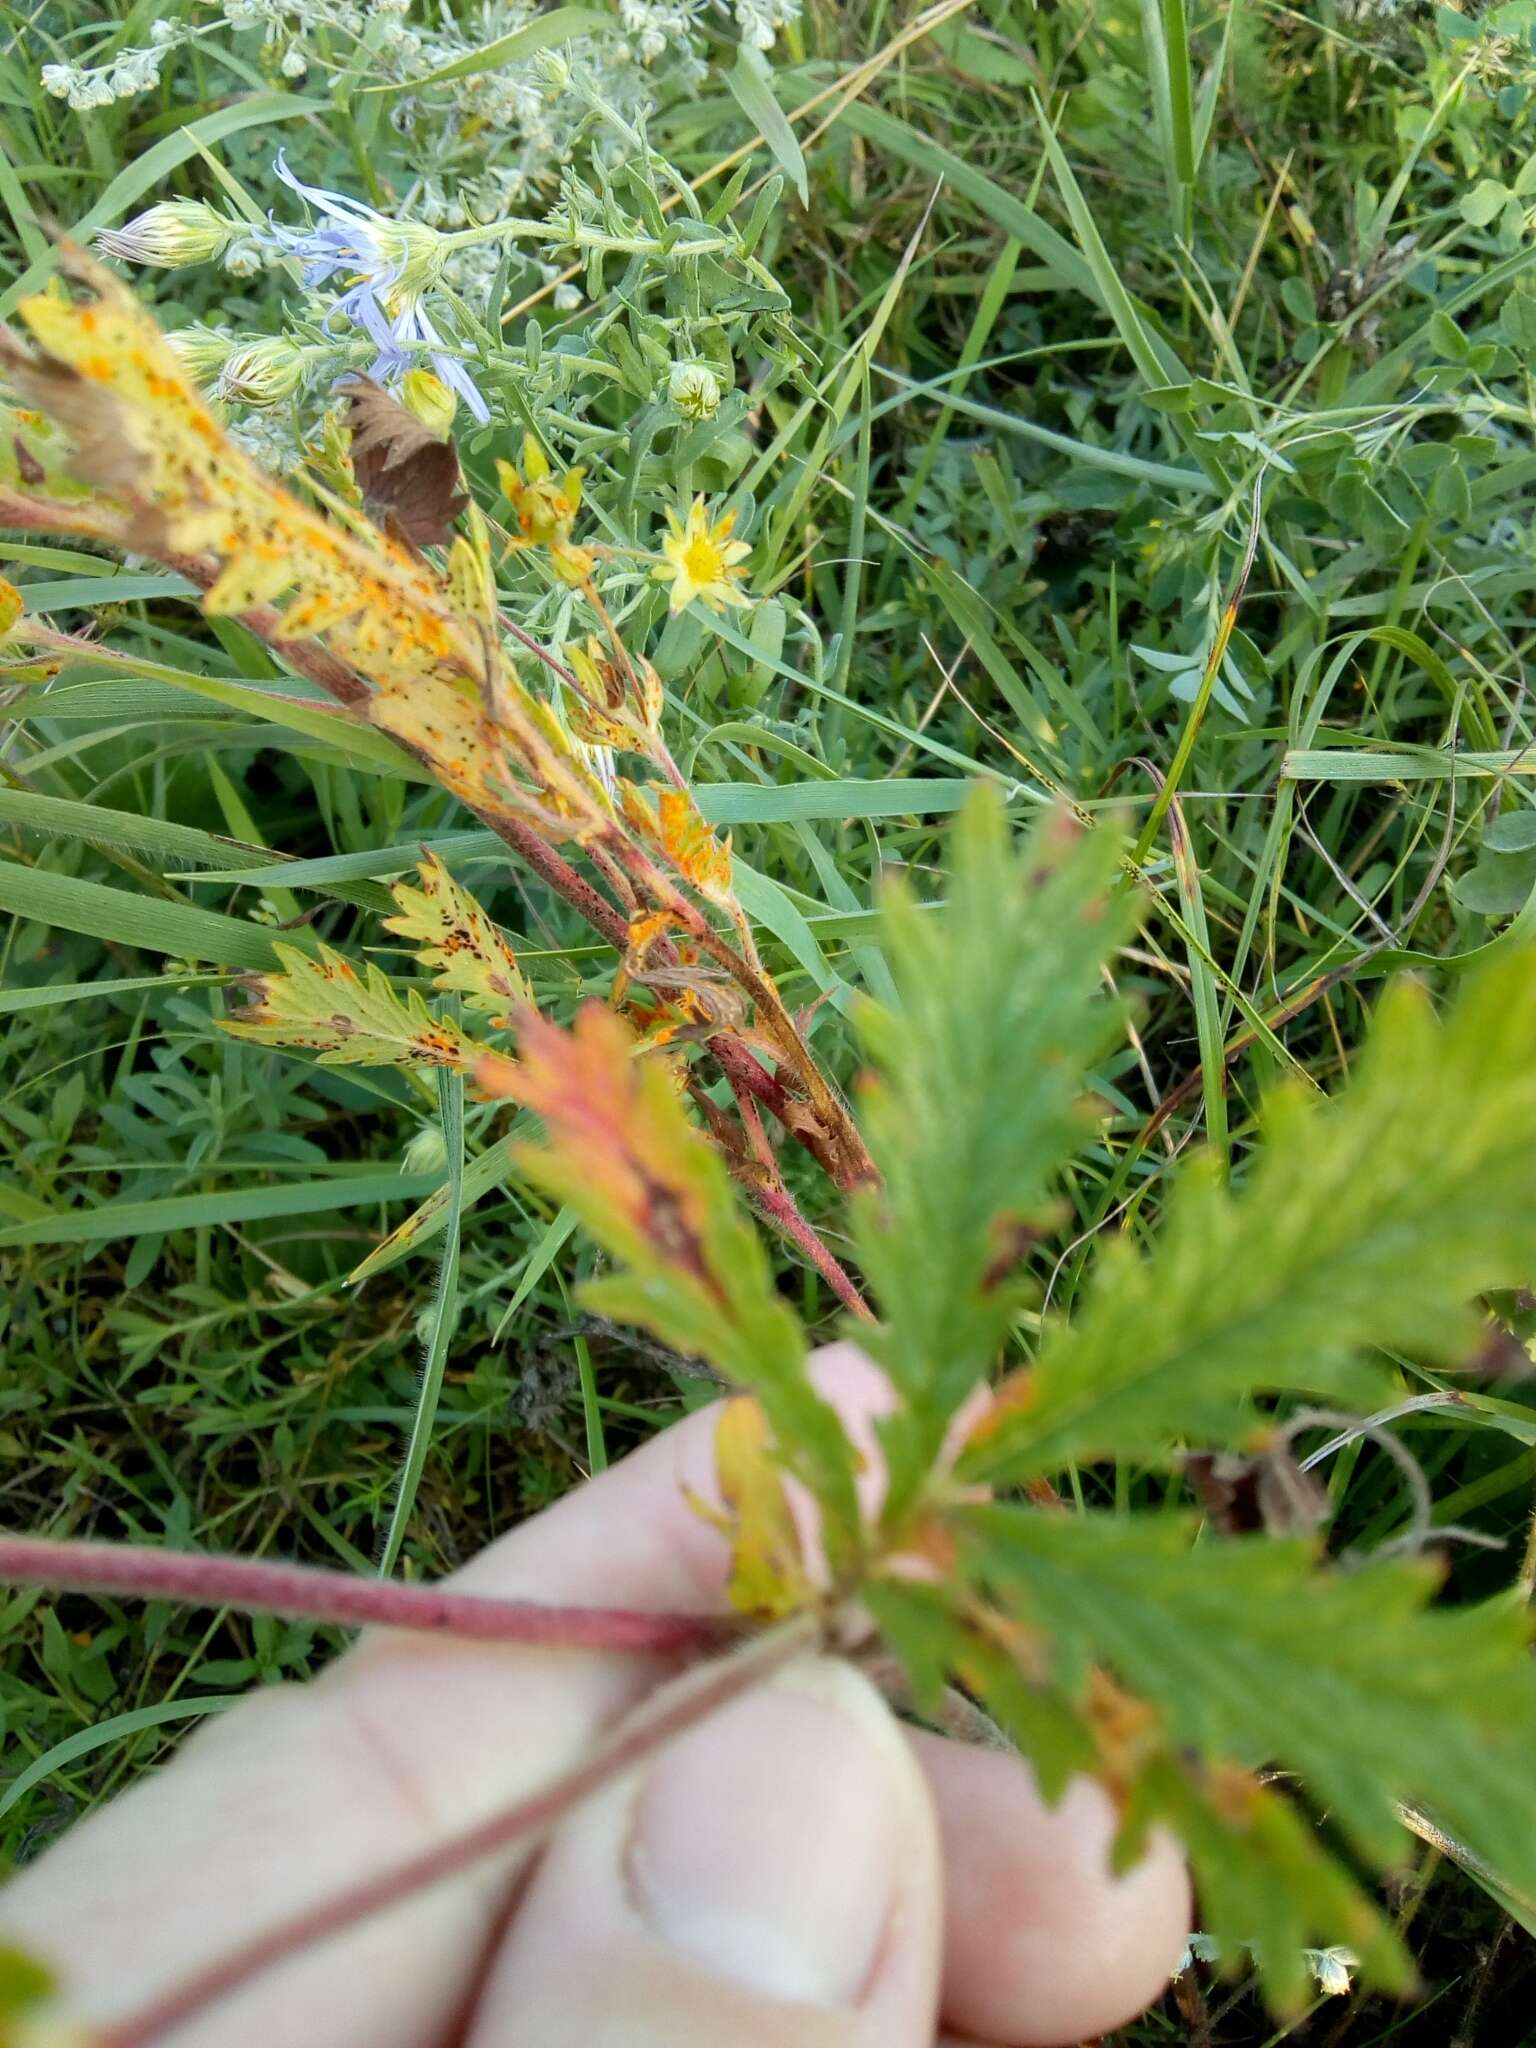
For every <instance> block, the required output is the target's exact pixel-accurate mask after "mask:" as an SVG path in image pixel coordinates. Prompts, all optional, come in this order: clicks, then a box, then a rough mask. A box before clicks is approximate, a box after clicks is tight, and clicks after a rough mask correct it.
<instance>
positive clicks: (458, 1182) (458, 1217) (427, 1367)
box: [379, 1068, 464, 1579]
mask: <svg viewBox="0 0 1536 2048" xmlns="http://www.w3.org/2000/svg"><path fill="white" fill-rule="evenodd" d="M437 1100H438V1109H439V1112H440V1114H441V1116H442V1120H443V1142H444V1144H445V1145H446V1146H447V1148H448V1208H447V1213H446V1215H445V1216H444V1219H443V1228H444V1231H445V1233H446V1236H445V1242H444V1244H443V1256H442V1262H441V1264H440V1265H439V1267H438V1269H437V1288H436V1291H435V1293H434V1295H433V1297H432V1320H431V1322H430V1324H429V1325H428V1331H427V1345H426V1358H425V1360H424V1361H423V1365H422V1372H421V1387H420V1389H419V1391H418V1393H417V1396H416V1416H415V1420H414V1421H413V1422H412V1424H411V1437H410V1442H409V1444H408V1445H407V1447H406V1453H405V1463H404V1465H403V1466H402V1467H401V1471H400V1483H399V1487H398V1489H397V1491H396V1494H395V1505H394V1509H393V1511H392V1513H391V1515H390V1518H389V1530H388V1533H387V1534H386V1536H385V1538H384V1548H383V1551H382V1552H381V1554H380V1557H379V1576H380V1578H383V1579H387V1578H388V1577H389V1575H390V1573H391V1572H392V1571H393V1570H394V1568H395V1566H396V1564H397V1563H398V1562H399V1559H400V1549H401V1545H402V1544H403V1543H404V1542H405V1535H406V1531H407V1529H408V1528H409V1527H410V1521H411V1515H412V1512H413V1510H414V1509H415V1506H416V1493H417V1489H418V1488H419V1487H420V1485H421V1475H422V1472H423V1471H424V1470H425V1468H426V1463H427V1453H428V1451H429V1450H430V1449H431V1447H432V1425H433V1423H434V1422H435V1421H436V1420H437V1404H438V1400H439V1397H440V1396H441V1394H442V1391H443V1373H444V1371H445V1370H446V1368H447V1364H448V1346H449V1344H450V1343H451V1341H452V1339H453V1332H454V1326H455V1324H456V1323H457V1321H458V1312H459V1231H460V1226H461V1224H462V1222H463V1217H464V1076H463V1075H462V1074H453V1073H449V1072H448V1071H447V1069H446V1068H445V1069H444V1070H443V1071H441V1072H440V1073H439V1074H438V1077H437Z"/></svg>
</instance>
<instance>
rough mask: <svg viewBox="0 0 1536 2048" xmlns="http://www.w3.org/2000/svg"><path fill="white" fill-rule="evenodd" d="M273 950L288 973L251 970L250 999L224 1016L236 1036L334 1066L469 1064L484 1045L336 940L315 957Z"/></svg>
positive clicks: (227, 1027)
mask: <svg viewBox="0 0 1536 2048" xmlns="http://www.w3.org/2000/svg"><path fill="white" fill-rule="evenodd" d="M272 950H273V952H274V953H276V955H277V957H278V959H279V960H280V961H281V962H282V964H283V971H282V973H281V974H255V975H250V976H248V977H247V978H246V982H245V986H246V988H247V990H248V991H249V993H250V998H251V1000H250V1002H249V1004H248V1005H247V1007H246V1008H245V1009H243V1010H238V1011H236V1013H235V1014H234V1016H232V1017H224V1018H221V1019H220V1020H219V1021H220V1025H221V1027H222V1029H224V1030H225V1031H227V1032H229V1033H230V1035H231V1036H232V1037H235V1038H247V1039H250V1040H252V1041H253V1042H254V1043H255V1044H257V1045H280V1046H286V1047H290V1048H293V1049H295V1050H302V1051H305V1052H312V1053H314V1054H316V1055H317V1056H318V1058H319V1060H320V1062H321V1064H322V1065H323V1066H328V1067H457V1068H467V1067H468V1066H469V1064H470V1062H471V1061H472V1060H473V1059H474V1058H475V1056H476V1055H477V1053H478V1052H479V1050H480V1048H479V1047H478V1046H477V1045H475V1044H474V1043H473V1041H472V1040H470V1039H468V1038H466V1037H465V1036H464V1033H463V1032H462V1031H460V1030H459V1028H458V1026H457V1025H456V1024H453V1023H450V1022H449V1021H448V1020H447V1019H446V1018H443V1017H434V1016H433V1015H432V1013H431V1011H430V1010H429V1009H428V1008H427V1006H426V1004H425V1003H424V1002H423V1001H422V999H421V997H420V996H419V995H417V994H416V992H415V991H414V990H412V991H411V992H410V993H409V994H408V995H407V996H405V997H404V998H403V999H402V998H401V997H400V996H397V995H396V994H395V992H394V990H393V989H392V988H391V987H390V985H389V981H388V979H387V977H386V976H385V975H383V974H382V973H380V971H379V969H378V968H377V967H374V966H372V965H370V966H369V967H368V968H367V969H366V970H365V971H364V972H363V973H362V974H359V973H358V971H357V969H356V968H355V967H354V966H353V965H352V963H351V961H350V960H346V959H344V958H343V957H342V955H341V954H340V953H337V952H334V951H333V950H332V949H331V947H329V946H322V947H321V948H320V953H319V957H318V959H314V960H311V959H310V958H309V957H308V956H307V955H306V954H304V953H300V952H299V951H297V949H296V948H295V947H293V946H283V945H279V944H277V943H275V942H274V944H273V947H272Z"/></svg>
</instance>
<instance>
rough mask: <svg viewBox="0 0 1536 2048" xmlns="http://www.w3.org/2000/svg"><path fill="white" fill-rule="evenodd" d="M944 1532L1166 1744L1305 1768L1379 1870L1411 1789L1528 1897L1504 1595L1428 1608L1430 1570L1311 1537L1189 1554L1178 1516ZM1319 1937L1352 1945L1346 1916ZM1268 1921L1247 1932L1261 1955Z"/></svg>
mask: <svg viewBox="0 0 1536 2048" xmlns="http://www.w3.org/2000/svg"><path fill="white" fill-rule="evenodd" d="M953 1527H954V1530H955V1533H956V1534H957V1536H958V1538H959V1541H960V1545H961V1551H962V1570H963V1571H964V1572H965V1573H966V1574H967V1575H968V1576H969V1577H971V1578H972V1579H973V1580H974V1581H975V1582H976V1583H978V1584H982V1585H985V1587H986V1588H987V1590H988V1591H989V1592H990V1593H991V1594H992V1595H993V1597H995V1598H997V1599H998V1600H999V1602H1000V1604H1001V1605H1002V1606H1003V1608H1004V1611H1006V1612H1007V1613H1008V1614H1009V1615H1010V1616H1011V1617H1016V1618H1017V1619H1018V1620H1019V1621H1020V1622H1022V1623H1024V1624H1026V1625H1032V1626H1034V1627H1035V1628H1037V1629H1040V1630H1042V1631H1044V1632H1045V1633H1046V1635H1048V1637H1049V1640H1050V1642H1051V1644H1052V1647H1053V1656H1054V1657H1055V1659H1056V1662H1057V1664H1058V1666H1059V1667H1060V1668H1061V1669H1062V1671H1063V1672H1064V1673H1065V1674H1066V1675H1067V1678H1068V1679H1069V1680H1070V1677H1071V1675H1072V1674H1073V1673H1075V1672H1076V1671H1077V1670H1079V1669H1080V1668H1083V1667H1085V1666H1087V1665H1090V1664H1091V1665H1093V1666H1098V1667H1103V1668H1105V1669H1107V1670H1108V1671H1109V1673H1110V1674H1111V1675H1112V1677H1113V1678H1114V1679H1115V1680H1116V1681H1118V1682H1119V1683H1120V1684H1122V1685H1124V1686H1126V1687H1128V1688H1129V1689H1130V1691H1131V1693H1133V1694H1134V1695H1135V1696H1136V1698H1138V1699H1140V1700H1142V1701H1144V1702H1147V1703H1149V1704H1150V1705H1151V1706H1152V1707H1154V1708H1155V1709H1156V1711H1157V1715H1158V1722H1159V1732H1160V1735H1161V1736H1162V1737H1163V1738H1164V1739H1165V1741H1166V1743H1167V1745H1168V1747H1169V1749H1170V1751H1171V1753H1173V1754H1175V1755H1178V1756H1184V1757H1195V1758H1199V1759H1202V1760H1203V1761H1204V1762H1205V1763H1206V1764H1208V1765H1215V1766H1219V1765H1221V1764H1222V1763H1223V1760H1224V1759H1228V1758H1235V1759H1236V1760H1237V1762H1238V1766H1239V1767H1249V1766H1252V1767H1257V1766H1258V1765H1260V1764H1265V1765H1279V1766H1281V1767H1282V1768H1284V1769H1287V1770H1290V1771H1293V1772H1295V1773H1296V1774H1298V1776H1299V1778H1300V1780H1301V1783H1302V1785H1303V1786H1304V1787H1305V1789H1306V1790H1307V1792H1308V1793H1309V1795H1310V1796H1311V1797H1312V1798H1313V1799H1315V1800H1316V1801H1317V1802H1318V1804H1319V1805H1320V1806H1321V1807H1323V1808H1325V1809H1326V1811H1327V1812H1328V1815H1329V1818H1330V1820H1331V1822H1332V1823H1333V1825H1334V1826H1336V1827H1337V1828H1338V1829H1340V1830H1341V1832H1342V1833H1343V1834H1344V1835H1345V1836H1346V1837H1347V1838H1348V1840H1349V1841H1350V1843H1351V1844H1352V1845H1353V1846H1354V1848H1355V1849H1356V1850H1357V1851H1358V1852H1359V1853H1360V1854H1361V1855H1362V1856H1364V1857H1366V1858H1367V1859H1369V1861H1371V1862H1372V1863H1373V1864H1375V1865H1377V1866H1378V1867H1386V1866H1388V1865H1390V1864H1392V1863H1394V1862H1397V1861H1399V1860H1401V1857H1402V1855H1403V1852H1404V1849H1405V1846H1406V1844H1405V1841H1404V1836H1403V1832H1402V1828H1401V1824H1400V1822H1399V1819H1398V1811H1397V1808H1398V1802H1400V1801H1408V1802H1411V1803H1413V1804H1415V1805H1418V1806H1429V1807H1432V1808H1433V1810H1434V1811H1435V1812H1436V1814H1437V1815H1438V1817H1440V1818H1441V1819H1442V1820H1443V1822H1444V1824H1445V1825H1446V1827H1447V1828H1448V1829H1449V1830H1450V1831H1451V1832H1452V1833H1453V1834H1454V1835H1456V1836H1457V1837H1458V1838H1459V1839H1461V1840H1463V1841H1465V1842H1467V1843H1468V1844H1469V1845H1470V1846H1471V1847H1472V1848H1473V1849H1474V1850H1475V1851H1476V1852H1477V1853H1478V1854H1479V1855H1481V1856H1483V1857H1485V1858H1486V1859H1487V1861H1488V1862H1489V1863H1490V1864H1491V1865H1492V1867H1493V1868H1494V1869H1495V1870H1497V1871H1498V1872H1499V1873H1500V1874H1501V1876H1503V1877H1504V1878H1506V1879H1507V1880H1508V1881H1509V1882H1510V1883H1512V1884H1513V1885H1514V1886H1515V1887H1516V1888H1517V1889H1528V1888H1529V1887H1530V1886H1531V1885H1532V1884H1533V1883H1536V1838H1533V1836H1532V1832H1531V1829H1530V1826H1529V1815H1528V1812H1527V1811H1526V1810H1525V1809H1524V1806H1523V1804H1522V1802H1520V1801H1518V1800H1512V1799H1511V1797H1510V1789H1509V1788H1510V1786H1511V1784H1513V1783H1516V1782H1518V1781H1519V1777H1520V1773H1521V1771H1522V1769H1523V1768H1524V1766H1523V1764H1522V1761H1521V1759H1522V1758H1523V1757H1528V1756H1529V1754H1530V1750H1531V1745H1532V1743H1533V1742H1536V1668H1533V1666H1532V1664H1531V1662H1530V1660H1529V1657H1528V1654H1527V1646H1528V1641H1529V1634H1530V1630H1529V1625H1528V1623H1527V1620H1526V1618H1525V1616H1524V1615H1523V1613H1522V1612H1521V1611H1520V1609H1519V1608H1518V1607H1517V1606H1515V1605H1514V1604H1513V1603H1512V1602H1510V1601H1507V1600H1503V1599H1500V1600H1494V1601H1489V1602H1486V1603H1484V1604H1482V1605H1480V1606H1465V1607H1455V1608H1443V1609H1431V1608H1430V1607H1429V1606H1428V1602H1429V1600H1430V1599H1431V1597H1432V1595H1433V1592H1434V1589H1435V1587H1436V1585H1437V1584H1438V1581H1439V1576H1440V1575H1439V1572H1438V1571H1437V1569H1436V1568H1435V1567H1434V1566H1433V1565H1432V1564H1429V1563H1427V1562H1415V1563H1406V1562H1402V1563H1398V1562H1379V1563H1373V1564H1369V1565H1365V1566H1361V1567H1359V1568H1357V1569H1354V1570H1342V1569H1338V1568H1332V1569H1326V1570H1318V1569H1316V1567H1315V1565H1314V1559H1313V1552H1312V1547H1311V1545H1310V1544H1309V1543H1307V1542H1305V1541H1294V1540H1288V1541H1279V1540H1276V1539H1274V1538H1270V1537H1265V1536H1256V1537H1248V1538H1238V1539H1234V1540H1230V1541H1206V1542H1202V1543H1200V1544H1198V1545H1195V1546H1194V1547H1191V1541H1192V1537H1193V1534H1194V1530H1195V1527H1196V1524H1195V1523H1194V1521H1193V1519H1186V1518H1183V1517H1166V1516H1165V1517H1159V1518H1158V1519H1157V1520H1156V1521H1152V1520H1150V1519H1149V1518H1143V1517H1136V1518H1123V1517H1117V1516H1111V1515H1108V1514H1080V1515H1058V1514H1051V1513H1042V1512H1041V1511H1039V1510H1037V1509H1028V1508H1018V1507H1003V1506H999V1507H987V1508H979V1509H974V1510H969V1511H965V1512H963V1513H961V1514H960V1515H957V1516H956V1517H955V1520H954V1523H953ZM1233 1783H1234V1784H1235V1783H1236V1780H1235V1779H1234V1780H1233ZM1237 1804H1238V1808H1239V1810H1240V1809H1241V1808H1242V1805H1243V1802H1241V1801H1239V1802H1238V1803H1237ZM1227 1818H1228V1822H1229V1824H1230V1821H1231V1815H1230V1814H1229V1815H1228V1816H1227ZM1278 1889H1279V1888H1278V1887H1275V1886H1274V1885H1273V1884H1271V1885H1270V1886H1269V1887H1268V1890H1269V1891H1276V1890H1278ZM1266 1896H1267V1893H1266V1891H1265V1889H1264V1888H1262V1887H1261V1888H1260V1889H1259V1891H1258V1893H1257V1895H1256V1899H1257V1904H1258V1905H1259V1906H1262V1904H1263V1902H1264V1899H1265V1897H1266ZM1250 1910H1253V1908H1250ZM1292 1931H1294V1930H1292ZM1311 1931H1314V1932H1317V1933H1319V1934H1321V1935H1324V1936H1326V1938H1328V1939H1330V1940H1339V1939H1348V1938H1351V1936H1350V1935H1348V1934H1346V1933H1345V1932H1344V1931H1342V1930H1341V1928H1340V1925H1339V1922H1338V1920H1337V1918H1336V1917H1335V1918H1331V1919H1329V1920H1326V1921H1325V1920H1322V1919H1314V1920H1313V1921H1312V1923H1311ZM1272 1932H1273V1930H1269V1931H1266V1930H1263V1929H1260V1928H1257V1927H1250V1928H1249V1929H1248V1930H1247V1932H1246V1933H1245V1934H1244V1935H1242V1936H1241V1937H1240V1938H1241V1939H1244V1940H1248V1941H1255V1940H1256V1941H1258V1943H1259V1944H1260V1946H1261V1947H1262V1948H1263V1949H1265V1950H1268V1949H1269V1948H1270V1947H1271V1935H1272ZM1287 1938H1289V1935H1288V1937H1287Z"/></svg>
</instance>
